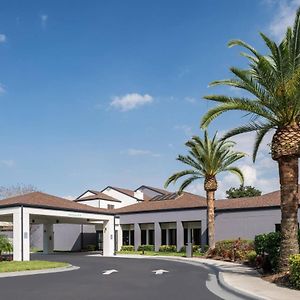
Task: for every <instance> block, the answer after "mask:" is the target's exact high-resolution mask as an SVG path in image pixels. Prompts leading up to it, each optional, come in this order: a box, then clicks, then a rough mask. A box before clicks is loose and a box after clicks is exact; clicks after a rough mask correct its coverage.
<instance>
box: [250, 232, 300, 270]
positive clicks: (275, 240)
mask: <svg viewBox="0 0 300 300" xmlns="http://www.w3.org/2000/svg"><path fill="white" fill-rule="evenodd" d="M298 240H299V243H300V230H299V232H298ZM280 241H281V234H280V232H270V233H265V234H260V235H257V236H256V237H255V239H254V247H255V251H256V253H257V254H258V255H259V259H258V261H259V263H260V265H261V267H262V268H263V269H264V271H265V272H268V271H272V272H276V271H277V269H278V262H279V255H280Z"/></svg>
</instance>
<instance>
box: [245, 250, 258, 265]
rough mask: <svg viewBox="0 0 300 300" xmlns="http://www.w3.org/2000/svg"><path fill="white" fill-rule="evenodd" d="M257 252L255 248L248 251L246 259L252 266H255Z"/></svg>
mask: <svg viewBox="0 0 300 300" xmlns="http://www.w3.org/2000/svg"><path fill="white" fill-rule="evenodd" d="M256 257H257V253H256V251H254V250H250V251H248V252H247V253H246V259H247V261H248V262H249V264H250V265H251V266H255V264H256Z"/></svg>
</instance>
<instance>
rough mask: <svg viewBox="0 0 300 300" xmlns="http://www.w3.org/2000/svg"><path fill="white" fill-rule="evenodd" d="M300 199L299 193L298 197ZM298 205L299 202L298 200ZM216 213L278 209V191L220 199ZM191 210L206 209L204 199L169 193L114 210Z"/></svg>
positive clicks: (118, 211) (117, 211) (118, 212)
mask: <svg viewBox="0 0 300 300" xmlns="http://www.w3.org/2000/svg"><path fill="white" fill-rule="evenodd" d="M298 197H299V199H300V193H299V195H298ZM299 205H300V200H299ZM215 207H216V211H222V210H242V209H263V208H272V207H278V208H279V207H280V191H275V192H271V193H268V194H264V195H262V196H257V197H244V198H235V199H223V200H222V199H221V200H216V201H215ZM192 208H206V199H205V198H204V197H201V196H197V195H194V194H190V193H187V192H183V193H182V194H181V195H178V194H177V193H170V194H168V195H159V196H155V197H153V198H152V199H150V200H149V201H147V202H142V203H137V204H133V205H129V206H125V207H122V208H119V209H116V210H115V212H116V214H126V213H139V212H147V211H149V212H150V211H160V210H162V211H163V210H180V209H192Z"/></svg>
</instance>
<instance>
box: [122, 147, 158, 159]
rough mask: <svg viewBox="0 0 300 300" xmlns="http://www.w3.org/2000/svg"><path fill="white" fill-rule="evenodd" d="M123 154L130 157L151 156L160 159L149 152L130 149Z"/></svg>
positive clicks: (155, 154) (156, 154)
mask: <svg viewBox="0 0 300 300" xmlns="http://www.w3.org/2000/svg"><path fill="white" fill-rule="evenodd" d="M123 153H124V152H123ZM125 153H126V154H128V155H130V156H152V157H160V156H161V155H160V154H158V153H154V152H152V151H150V150H144V149H134V148H130V149H128V150H126V151H125Z"/></svg>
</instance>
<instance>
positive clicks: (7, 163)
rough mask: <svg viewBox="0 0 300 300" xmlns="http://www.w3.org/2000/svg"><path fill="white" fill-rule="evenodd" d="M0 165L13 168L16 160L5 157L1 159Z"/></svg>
mask: <svg viewBox="0 0 300 300" xmlns="http://www.w3.org/2000/svg"><path fill="white" fill-rule="evenodd" d="M0 165H2V166H5V167H7V168H12V167H14V166H15V161H14V160H12V159H6V160H5V159H3V160H0Z"/></svg>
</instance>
